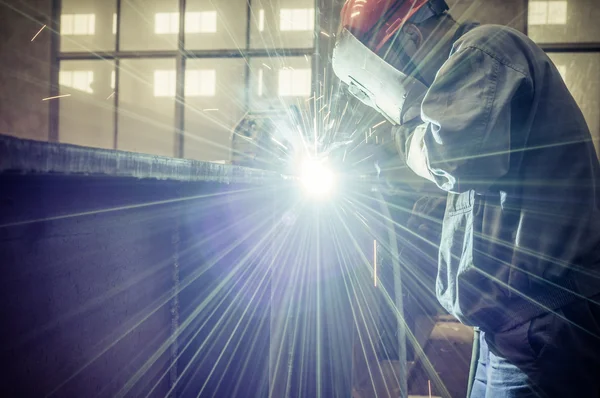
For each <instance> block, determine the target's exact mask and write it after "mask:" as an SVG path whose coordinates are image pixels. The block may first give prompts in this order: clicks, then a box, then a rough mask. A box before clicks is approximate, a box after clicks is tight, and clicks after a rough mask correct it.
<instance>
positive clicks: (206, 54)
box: [49, 0, 320, 157]
mask: <svg viewBox="0 0 600 398" xmlns="http://www.w3.org/2000/svg"><path fill="white" fill-rule="evenodd" d="M114 1H115V3H116V9H115V12H114V14H115V15H116V17H113V18H115V19H116V20H115V22H113V24H114V25H116V29H113V32H114V34H113V36H114V39H115V48H114V50H113V51H87V52H72V51H71V52H68V51H67V52H64V51H60V41H61V37H60V36H61V33H60V22H59V21H60V18H61V15H62V12H61V8H62V1H61V0H52V23H51V26H50V28H51V29H52V31H53V34H52V37H51V49H50V51H51V56H52V61H51V66H50V69H51V78H50V94H51V96H56V95H58V93H59V90H60V85H59V73H60V64H61V62H62V61H74V60H99V61H101V60H107V61H114V65H115V69H114V79H113V78H112V76H111V84H112V82H114V86H115V87H114V89H113V90H114V93H113V94H114V95H113V96H112V98H113V101H114V102H113V110H114V114H115V117H114V125H113V135H114V138H113V149H118V146H117V142H118V134H119V131H118V129H119V126H118V117H117V115H118V112H119V101H118V90H119V81H120V65H119V63H120V60H123V59H151V58H170V59H175V60H176V90H175V91H176V92H175V118H174V126H173V127H174V129H175V133H176V136H177V138H176V144H175V145H176V147H175V148H174V151H173V156H174V157H183V154H184V148H183V146H184V133H183V132H184V127H185V125H184V123H185V98H186V97H185V91H186V90H185V73H186V70H187V69H186V60H187V59H231V58H243V59H246V60H247V62H246V67H245V79H244V87H245V93H246V95H245V98H244V103H245V108H246V109H248V105H249V102H250V97H251V90H252V87H251V81H250V76H251V71H250V62H249V61H250V59H251V58H261V57H269V56H271V57H272V56H281V57H299V56H307V57H313V56H314V55H315V53H316V52H317V51H318V48H319V45H318V40H319V34H318V32H320V29H319V23H318V21H319V17H318V5H319V3H318V1H317V0H314V3H313V4H314V29H313V31H314V37H315V39H314V40H313V45H312V46H311V47H306V48H290V47H285V48H265V49H253V48H251V47H250V35H251V34H252V32H251V26H252V24H253V19H254V17H253V16H252V5H251V2H246V4H247V5H246V7H247V9H246V11H247V18H246V21H245V22H246V43H245V46H244V47H243V48H240V49H236V50H229V49H227V50H190V49H186V48H185V34H186V33H190V32H186V18H189V17H187V16H186V1H185V0H179V1H178V11H177V14H178V16H179V29H178V33H177V34H178V43H179V44H178V48H177V49H176V50H172V51H161V50H159V51H155V50H147V51H121V49H120V41H121V37H120V33H121V29H120V25H121V16H122V9H121V3H122V0H114ZM191 12H193V11H191ZM153 22H154V21H153ZM200 30H201V32H198V34H214V32H212V31H211V32H203V31H202V29H200ZM216 30H217V32H218V31H219V29H218V19H217V29H216ZM193 33H196V32H193ZM161 34H165V35H167V34H173V33H161ZM315 65H316V63H315V62H314V57H313V62H311V69H312V74H311V75H312V79H311V92H315V90H316V88H317V87H318V84H317V78H318V75H317V74H316V73H314V72H315ZM217 79H218V71H217ZM49 105H50V112H49V114H50V116H49V119H50V120H49V122H50V123H49V124H50V131H49V138H50V141H52V142H59V139H60V137H59V123H60V114H59V106H58V102H57V101H53V102H51V103H50V104H49Z"/></svg>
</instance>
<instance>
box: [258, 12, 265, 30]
mask: <svg viewBox="0 0 600 398" xmlns="http://www.w3.org/2000/svg"><path fill="white" fill-rule="evenodd" d="M258 31H259V32H264V31H265V10H262V9H261V10H259V11H258Z"/></svg>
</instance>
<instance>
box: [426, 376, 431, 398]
mask: <svg viewBox="0 0 600 398" xmlns="http://www.w3.org/2000/svg"><path fill="white" fill-rule="evenodd" d="M427 385H428V386H429V398H431V380H427Z"/></svg>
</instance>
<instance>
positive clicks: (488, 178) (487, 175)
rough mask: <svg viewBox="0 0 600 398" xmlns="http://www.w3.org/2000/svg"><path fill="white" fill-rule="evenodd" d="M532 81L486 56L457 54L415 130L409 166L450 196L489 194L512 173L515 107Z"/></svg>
mask: <svg viewBox="0 0 600 398" xmlns="http://www.w3.org/2000/svg"><path fill="white" fill-rule="evenodd" d="M526 80H527V77H526V75H524V74H523V73H522V72H520V71H517V70H515V69H513V68H512V67H510V66H508V65H506V64H505V63H503V62H501V61H500V60H498V59H497V58H496V57H493V56H492V55H490V54H488V53H487V52H485V51H483V50H480V49H477V48H473V47H469V48H465V49H460V50H459V51H457V52H456V53H454V54H452V55H451V56H450V58H449V59H448V61H446V63H444V65H443V66H442V68H441V69H440V70H439V72H438V73H437V75H436V78H435V80H434V82H433V84H432V85H431V87H430V88H429V90H428V92H427V94H426V95H425V98H424V100H423V102H422V104H421V121H419V123H416V124H417V125H416V127H414V126H415V123H414V121H413V124H412V127H410V135H408V137H407V139H406V141H405V145H406V147H405V150H404V156H405V157H406V162H407V164H408V166H409V167H410V168H411V169H412V170H413V171H414V172H415V173H416V174H418V175H420V176H421V177H424V178H427V179H428V180H431V181H433V182H435V183H436V184H437V185H438V186H439V187H440V188H442V189H444V190H446V191H451V192H464V191H466V190H469V189H476V190H478V191H480V190H485V189H486V188H487V187H489V186H490V185H491V184H492V183H493V182H494V181H495V180H497V179H498V178H500V177H502V176H503V175H505V174H506V173H507V172H508V168H509V160H510V129H511V104H512V103H513V101H512V100H513V97H514V96H515V94H516V93H517V90H518V88H519V87H520V86H521V85H522V84H523V83H524V82H525V81H526ZM409 126H410V124H409Z"/></svg>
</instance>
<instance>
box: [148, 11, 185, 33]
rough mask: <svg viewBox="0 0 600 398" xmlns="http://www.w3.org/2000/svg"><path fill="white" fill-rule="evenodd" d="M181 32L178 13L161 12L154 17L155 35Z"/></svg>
mask: <svg viewBox="0 0 600 398" xmlns="http://www.w3.org/2000/svg"><path fill="white" fill-rule="evenodd" d="M178 32H179V13H178V12H159V13H157V14H155V15H154V33H156V34H157V35H164V34H175V33H178Z"/></svg>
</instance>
